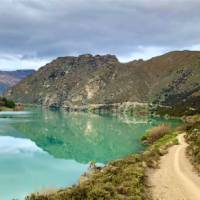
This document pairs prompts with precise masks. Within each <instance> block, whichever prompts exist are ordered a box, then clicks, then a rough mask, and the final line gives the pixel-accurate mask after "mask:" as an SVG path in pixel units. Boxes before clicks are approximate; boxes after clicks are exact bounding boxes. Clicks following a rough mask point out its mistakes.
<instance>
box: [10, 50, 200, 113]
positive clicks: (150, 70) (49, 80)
mask: <svg viewBox="0 0 200 200" xmlns="http://www.w3.org/2000/svg"><path fill="white" fill-rule="evenodd" d="M6 95H7V97H9V98H12V99H14V100H16V101H20V102H26V103H36V104H41V105H45V106H55V107H70V106H83V105H91V104H112V103H121V102H127V101H129V102H142V103H151V104H152V103H153V104H155V105H162V107H159V106H157V109H159V110H160V112H161V113H162V112H163V113H164V112H166V109H168V110H169V112H177V115H179V114H183V112H186V110H187V112H196V111H197V110H200V104H199V102H200V52H199V51H174V52H169V53H167V54H164V55H162V56H158V57H154V58H152V59H150V60H147V61H143V60H135V61H132V62H129V63H120V62H119V61H118V59H117V58H116V57H115V56H113V55H104V56H100V55H96V56H92V55H90V54H86V55H81V56H79V57H71V56H70V57H69V56H68V57H60V58H57V59H56V60H54V61H52V62H51V63H49V64H47V65H46V66H44V67H41V68H40V69H39V70H38V71H37V72H36V73H34V74H33V75H31V76H29V77H28V78H26V79H25V80H22V81H21V82H20V83H19V84H17V85H16V86H14V87H13V88H12V89H10V90H9V91H8V92H7V94H6ZM186 108H187V109H186ZM175 110H176V111H175ZM177 110H178V111H177Z"/></svg>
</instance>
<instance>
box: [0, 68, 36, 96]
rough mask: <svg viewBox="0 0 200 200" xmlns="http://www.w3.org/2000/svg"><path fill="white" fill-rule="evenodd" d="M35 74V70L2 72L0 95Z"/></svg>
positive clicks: (0, 76) (0, 75) (0, 72)
mask: <svg viewBox="0 0 200 200" xmlns="http://www.w3.org/2000/svg"><path fill="white" fill-rule="evenodd" d="M34 72H35V71H34V70H16V71H0V94H2V93H3V92H4V91H6V90H7V89H8V88H9V87H12V86H14V85H16V84H17V83H19V82H20V81H21V80H22V79H24V78H26V77H27V76H30V75H32V74H33V73H34Z"/></svg>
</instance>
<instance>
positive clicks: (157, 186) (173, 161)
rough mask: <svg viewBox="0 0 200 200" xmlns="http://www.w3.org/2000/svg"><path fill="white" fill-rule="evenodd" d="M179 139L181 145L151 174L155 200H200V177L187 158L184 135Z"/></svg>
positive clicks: (171, 149)
mask: <svg viewBox="0 0 200 200" xmlns="http://www.w3.org/2000/svg"><path fill="white" fill-rule="evenodd" d="M178 139H179V142H180V144H179V145H176V146H173V147H171V148H170V149H169V153H168V154H166V155H165V156H163V157H162V158H161V164H160V168H159V169H158V170H151V171H150V172H149V184H150V186H152V194H153V199H154V200H200V177H199V176H198V175H197V174H196V173H195V172H194V171H193V168H192V165H191V164H190V162H189V160H188V159H187V158H186V155H185V150H186V147H187V143H186V142H185V140H184V137H183V135H180V136H179V138H178Z"/></svg>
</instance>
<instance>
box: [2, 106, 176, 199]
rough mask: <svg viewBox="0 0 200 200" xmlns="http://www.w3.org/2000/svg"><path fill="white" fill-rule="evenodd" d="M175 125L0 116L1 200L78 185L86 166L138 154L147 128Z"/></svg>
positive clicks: (57, 114)
mask: <svg viewBox="0 0 200 200" xmlns="http://www.w3.org/2000/svg"><path fill="white" fill-rule="evenodd" d="M162 123H168V124H171V125H172V126H176V125H177V124H179V123H180V121H179V120H172V119H171V120H167V119H164V118H151V117H148V116H142V117H138V116H132V117H130V116H126V115H117V116H112V115H97V114H92V113H83V112H79V113H78V112H77V113H75V112H74V113H72V112H71V113H69V112H65V111H51V110H47V109H43V108H39V107H38V108H32V109H29V110H27V111H24V112H0V199H2V200H12V199H18V200H24V197H25V196H26V195H27V194H29V193H32V192H36V191H43V190H46V189H54V188H60V187H66V186H70V185H73V184H76V183H77V181H78V179H79V177H80V176H81V174H83V173H84V172H85V171H86V170H87V169H88V166H89V162H90V161H95V162H96V163H98V164H100V165H103V164H106V163H107V162H109V161H111V160H114V159H118V158H122V157H123V156H126V155H128V154H131V153H136V152H139V151H142V150H143V149H144V147H143V146H142V145H141V143H140V139H141V137H142V136H143V135H144V134H145V131H146V130H147V129H149V128H150V127H153V126H156V125H158V124H162Z"/></svg>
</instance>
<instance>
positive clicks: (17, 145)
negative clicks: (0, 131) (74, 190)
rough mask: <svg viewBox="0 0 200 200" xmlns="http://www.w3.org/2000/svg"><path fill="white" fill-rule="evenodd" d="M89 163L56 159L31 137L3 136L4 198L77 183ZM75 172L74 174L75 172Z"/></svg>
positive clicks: (0, 184) (0, 178)
mask: <svg viewBox="0 0 200 200" xmlns="http://www.w3.org/2000/svg"><path fill="white" fill-rule="evenodd" d="M87 168H88V165H83V164H80V163H77V162H75V161H73V160H62V159H55V158H54V157H52V156H50V155H49V154H48V153H46V152H44V151H43V150H42V149H40V148H39V147H37V146H36V144H35V143H34V142H32V141H31V140H29V139H21V138H15V137H10V136H0V199H2V200H11V199H18V200H24V198H25V196H26V195H27V194H29V193H32V192H36V191H41V190H43V189H47V188H48V189H49V188H60V187H64V186H67V185H71V184H75V183H76V182H77V180H78V178H79V177H80V175H81V174H83V172H84V171H86V169H87ZM72 174H73V176H72Z"/></svg>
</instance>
